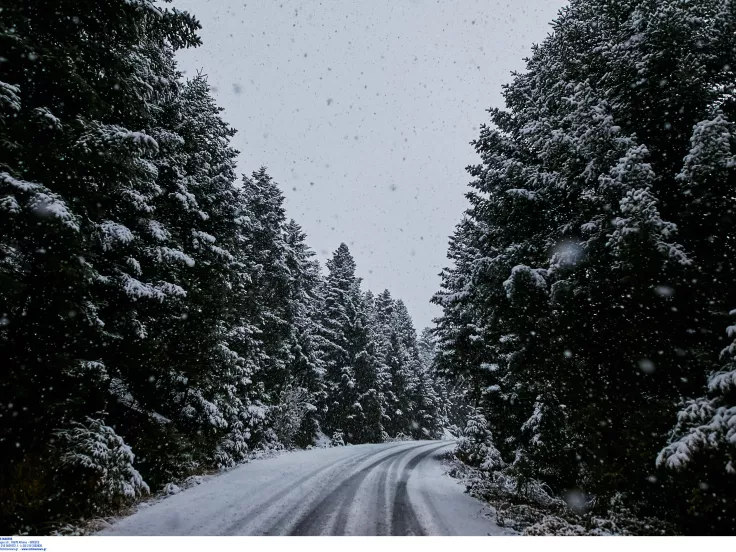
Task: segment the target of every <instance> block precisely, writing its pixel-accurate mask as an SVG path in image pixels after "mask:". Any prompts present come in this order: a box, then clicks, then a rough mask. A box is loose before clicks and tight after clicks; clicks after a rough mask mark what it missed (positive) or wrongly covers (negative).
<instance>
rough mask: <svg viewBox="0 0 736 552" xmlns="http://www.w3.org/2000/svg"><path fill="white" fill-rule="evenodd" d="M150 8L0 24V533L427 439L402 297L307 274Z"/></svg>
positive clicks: (182, 22)
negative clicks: (293, 455)
mask: <svg viewBox="0 0 736 552" xmlns="http://www.w3.org/2000/svg"><path fill="white" fill-rule="evenodd" d="M199 28H200V26H199V23H198V22H197V20H196V19H195V18H194V17H193V16H192V15H190V14H189V13H186V12H182V11H179V10H176V9H173V8H165V7H162V6H161V5H159V4H158V3H156V2H155V1H154V0H73V1H72V0H61V1H57V2H53V3H45V2H40V3H28V2H21V1H15V0H10V1H9V2H5V3H4V4H3V8H2V9H0V52H2V57H1V58H0V365H2V370H1V372H0V418H1V419H2V423H0V443H1V444H2V449H3V454H2V460H1V461H0V525H1V526H2V527H3V528H4V530H3V532H5V533H6V534H7V533H10V532H11V531H21V530H24V528H26V529H27V530H31V531H32V532H39V531H44V530H48V529H49V528H50V527H51V526H52V525H53V524H56V523H58V522H60V521H63V520H65V519H70V518H73V517H77V518H79V517H85V516H92V515H99V514H104V513H107V512H110V511H113V510H114V509H116V508H119V507H121V506H123V505H125V504H127V503H130V502H131V501H133V500H135V499H136V498H138V497H140V496H142V495H143V494H146V493H148V492H150V491H151V490H154V491H155V490H158V489H160V488H161V486H162V485H163V484H165V483H167V482H171V481H179V480H182V479H183V478H186V477H187V476H191V475H195V474H199V473H203V472H205V471H207V470H210V469H218V468H227V467H231V466H234V465H236V464H237V463H239V462H241V461H243V460H245V459H246V458H247V457H248V454H249V453H250V452H251V451H253V450H254V449H257V448H284V447H293V446H301V447H308V446H311V445H314V444H315V443H316V441H317V440H318V439H323V440H324V439H325V438H326V439H329V440H331V441H332V443H333V444H347V443H354V444H357V443H367V442H381V441H384V440H387V439H395V438H397V437H398V438H403V437H407V438H408V437H413V438H417V439H422V438H433V437H436V436H437V435H438V434H439V432H440V428H441V427H442V425H443V424H444V423H445V422H444V420H445V419H446V415H447V412H446V411H447V404H448V399H447V390H446V387H445V385H444V383H443V381H442V380H441V378H438V377H436V375H435V373H434V372H433V369H432V368H431V359H432V348H433V343H432V339H431V337H430V336H429V334H427V333H424V334H423V336H422V337H418V336H417V334H416V331H415V329H414V326H413V323H412V320H411V317H410V316H409V313H408V311H407V309H406V306H405V305H404V304H403V303H402V301H401V300H395V299H394V298H392V297H391V295H390V293H389V292H388V291H384V292H382V293H381V294H379V295H377V296H374V295H372V294H371V293H370V292H369V291H367V290H364V289H362V287H361V280H360V278H359V277H358V276H356V266H355V261H354V259H353V258H352V256H351V254H350V251H349V250H348V247H347V246H346V245H345V244H342V245H340V247H339V248H338V249H337V250H336V251H335V253H334V255H333V256H332V258H331V259H330V260H329V261H328V262H327V267H326V268H327V271H326V274H323V271H322V269H321V267H320V265H319V263H318V262H317V261H316V260H315V258H314V257H315V255H314V252H313V251H312V250H311V249H310V248H309V246H308V245H307V243H306V236H305V234H304V232H303V231H302V229H301V228H300V226H299V225H298V224H297V223H296V222H294V221H293V220H288V219H287V217H286V213H285V210H284V207H283V201H284V198H283V195H282V193H281V191H280V190H279V188H278V186H277V184H276V183H275V182H274V181H273V179H272V178H271V177H270V176H269V174H268V172H267V171H266V169H265V168H261V169H259V170H257V171H256V172H254V173H253V174H251V175H249V176H243V178H242V179H241V180H239V179H238V178H237V176H236V158H237V155H238V152H237V151H235V150H234V149H233V147H232V146H231V144H230V142H231V139H232V137H233V135H234V134H235V130H234V129H233V128H231V127H230V126H229V125H228V124H227V122H226V121H224V120H223V118H222V116H221V111H222V110H221V108H219V107H218V106H217V105H216V103H215V101H214V100H213V98H212V94H211V90H210V88H209V86H208V83H207V80H206V78H205V77H204V76H202V75H198V76H195V77H193V78H190V79H185V78H184V77H183V75H182V74H181V73H180V72H179V71H178V70H177V67H176V63H175V60H174V56H175V52H176V51H177V50H180V49H182V48H189V47H195V46H197V45H199V44H200V39H199V37H198V36H197V31H198V29H199Z"/></svg>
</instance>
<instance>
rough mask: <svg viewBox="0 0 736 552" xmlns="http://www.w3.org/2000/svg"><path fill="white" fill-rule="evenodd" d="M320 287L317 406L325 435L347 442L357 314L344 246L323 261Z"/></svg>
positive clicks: (349, 261)
mask: <svg viewBox="0 0 736 552" xmlns="http://www.w3.org/2000/svg"><path fill="white" fill-rule="evenodd" d="M327 270H328V274H327V276H326V278H325V280H324V283H323V286H322V298H323V304H322V307H321V309H320V313H319V325H318V335H317V346H318V348H319V352H320V359H321V361H322V363H323V365H324V370H325V372H324V374H325V398H324V402H323V403H322V405H321V409H322V412H323V415H324V421H323V427H324V430H325V433H326V434H327V435H331V434H332V433H334V432H335V431H342V433H343V434H344V435H345V437H346V438H347V440H348V442H350V441H351V438H352V433H353V429H354V428H353V425H352V420H353V419H354V417H355V407H354V405H355V403H356V401H357V397H358V393H357V390H356V389H355V371H354V366H353V361H354V359H355V356H354V354H355V351H354V348H353V332H354V329H355V322H356V314H357V312H358V308H359V305H358V302H359V301H360V299H361V298H360V295H359V282H358V279H357V277H356V276H355V260H354V259H353V257H352V255H351V254H350V250H349V249H348V246H347V245H345V244H344V243H342V244H340V246H339V247H338V248H337V250H336V251H335V252H334V253H333V255H332V258H331V259H329V260H328V261H327Z"/></svg>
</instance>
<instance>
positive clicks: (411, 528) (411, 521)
mask: <svg viewBox="0 0 736 552" xmlns="http://www.w3.org/2000/svg"><path fill="white" fill-rule="evenodd" d="M446 446H447V445H442V446H439V447H435V448H433V449H431V450H428V451H426V452H423V453H422V454H419V455H417V456H415V457H414V458H412V459H411V460H409V462H408V463H407V464H406V466H404V469H403V470H402V472H401V478H400V479H399V481H398V483H397V484H396V493H395V494H394V505H393V513H392V515H391V534H392V535H395V536H403V535H424V534H425V531H424V529H423V528H422V524H421V523H420V522H419V518H418V517H417V515H416V513H415V512H414V509H413V508H412V506H411V500H410V499H409V492H408V491H407V489H406V484H407V483H408V481H409V477H410V476H411V472H412V470H413V469H414V468H416V467H417V466H418V465H419V463H420V462H422V461H423V460H424V459H425V458H427V457H428V456H430V455H431V454H434V453H435V452H436V451H438V450H439V449H441V448H445V447H446Z"/></svg>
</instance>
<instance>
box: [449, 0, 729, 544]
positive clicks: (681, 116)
mask: <svg viewBox="0 0 736 552" xmlns="http://www.w3.org/2000/svg"><path fill="white" fill-rule="evenodd" d="M734 9H735V8H734V6H732V5H731V4H730V3H728V2H724V1H722V0H705V1H702V2H696V3H687V2H679V1H675V0H672V1H654V0H652V1H650V0H629V1H624V2H621V1H613V0H573V1H571V2H570V4H569V6H567V7H566V8H564V9H563V10H562V11H561V13H560V15H559V17H558V19H557V20H556V21H555V22H554V24H553V28H554V32H553V33H552V34H551V35H550V36H549V37H548V38H547V39H546V40H545V41H544V42H543V43H542V44H541V45H539V46H536V47H534V49H533V55H532V57H531V58H530V59H529V60H528V62H527V71H526V72H525V73H523V74H519V75H515V78H514V80H513V82H512V83H511V84H510V85H508V86H507V87H506V88H505V90H504V96H505V100H506V106H507V107H506V109H505V110H498V109H494V110H491V111H490V113H491V122H492V126H484V127H483V128H482V130H481V133H480V136H479V138H478V139H477V140H476V142H475V147H476V150H477V152H478V154H479V156H480V158H481V161H480V164H478V165H476V166H474V167H471V168H470V169H469V172H470V174H471V176H472V178H473V181H472V182H471V184H470V186H471V190H470V191H469V193H468V198H469V201H470V208H469V209H468V210H467V212H466V213H465V217H464V219H463V220H462V221H461V223H460V224H459V225H458V226H457V229H456V231H455V234H454V235H453V237H452V238H451V241H450V247H449V258H450V259H451V261H452V265H451V266H450V267H448V268H447V269H445V271H444V272H443V276H442V278H443V279H442V289H441V291H440V292H439V293H437V295H436V296H435V298H434V301H435V302H436V303H437V304H439V305H441V306H442V308H443V315H442V316H441V317H440V318H439V319H438V321H437V322H438V327H437V332H436V335H437V340H438V355H437V359H438V364H439V368H440V370H442V371H444V372H445V373H448V374H452V375H454V378H455V381H461V382H463V385H464V386H465V388H466V390H467V394H468V399H469V402H470V404H471V405H473V406H475V407H477V408H479V409H480V411H481V412H482V413H483V414H484V417H485V419H486V420H487V422H488V424H489V431H490V432H491V434H492V435H493V439H494V443H495V446H497V447H498V449H499V451H500V452H501V453H502V456H503V458H504V460H505V462H507V463H508V464H509V467H508V468H506V469H507V470H508V472H509V473H512V474H515V475H517V476H518V477H532V478H536V479H539V480H541V481H543V482H545V483H546V484H548V485H549V486H551V488H552V489H553V490H555V491H556V492H559V493H562V492H563V491H566V490H569V489H582V490H583V491H584V492H586V493H588V494H590V495H594V496H597V497H598V499H599V500H598V503H599V504H602V503H603V502H605V501H606V500H608V499H609V498H612V497H613V496H614V495H616V494H621V495H622V496H625V497H626V501H627V503H628V504H629V505H635V506H636V507H637V508H639V510H638V511H639V512H640V513H642V514H644V513H646V514H656V515H659V516H662V517H665V518H669V519H676V520H677V521H678V522H680V523H681V526H682V527H683V528H684V530H687V531H692V532H724V531H725V532H732V531H733V527H734V525H735V524H736V510H734V508H733V507H732V506H730V505H729V504H728V503H727V502H728V501H727V500H726V502H723V501H722V498H723V497H725V494H722V493H721V492H720V491H716V490H711V489H715V488H725V489H728V492H731V493H732V492H733V490H732V489H733V487H732V485H733V481H732V478H733V475H728V476H727V474H728V471H724V470H726V467H727V466H729V465H730V464H728V462H729V461H730V459H731V458H732V457H733V443H732V442H730V441H729V440H728V437H727V435H728V430H727V429H726V428H727V425H723V424H727V423H726V422H725V420H726V418H727V416H728V414H727V413H728V412H730V411H729V410H728V408H729V407H730V406H732V405H733V404H734V403H733V400H732V398H733V397H731V395H730V393H731V391H729V389H731V388H730V387H729V386H728V385H727V382H728V381H730V380H728V377H727V376H724V375H723V374H728V373H729V372H728V371H729V368H728V366H729V365H728V364H726V367H725V368H718V366H717V363H718V351H720V350H721V349H722V348H723V346H724V343H723V339H722V334H721V330H720V328H722V327H724V326H726V325H727V323H728V317H727V313H728V312H729V311H730V310H732V309H733V308H734V306H736V290H735V289H734V287H733V285H732V284H731V282H730V280H729V275H732V274H734V269H735V268H736V266H735V265H734V259H736V256H735V255H734V238H733V232H731V231H730V230H729V228H731V227H732V226H733V224H734V222H735V220H736V219H735V217H736V196H734V194H733V189H734V183H735V180H734V166H736V165H735V164H734V162H733V159H734V158H733V147H734V133H733V121H734V117H736V102H735V97H734V76H733V67H734V66H735V65H734V64H735V63H736V60H735V59H734V52H736V50H734V38H733V37H734V35H733V29H734V26H735V25H736V17H735V16H736V12H735V11H734ZM724 354H725V357H724V361H726V362H729V360H728V359H730V356H729V354H730V353H728V352H726V353H724ZM709 374H711V375H710V376H709V382H710V383H709V384H708V397H707V398H703V399H697V400H696V401H695V402H689V403H687V404H688V406H686V407H685V410H683V411H682V412H681V413H680V414H679V418H676V412H677V409H678V404H679V403H681V402H682V401H683V400H685V399H686V398H688V397H693V396H699V395H701V394H702V393H703V391H702V390H703V387H704V385H705V384H706V377H708V375H709ZM724 382H725V383H724ZM724 416H725V417H724ZM676 419H679V422H677V427H676V430H675V432H674V434H673V435H672V437H671V439H672V441H671V443H670V444H669V445H668V441H669V440H670V436H669V435H670V430H671V427H672V425H673V424H674V423H675V421H676ZM719 420H721V421H723V424H721V422H720V421H719ZM706 442H707V443H709V444H708V445H707V446H706V445H705V443H706ZM716 443H718V444H716ZM663 448H664V450H663V451H662V453H661V454H660V455H659V458H660V460H659V465H660V466H661V469H662V470H665V468H667V467H669V468H673V469H675V470H676V471H675V472H673V473H672V475H668V473H667V472H668V471H669V470H665V471H664V472H662V471H658V470H657V467H656V466H655V458H657V456H658V454H659V451H660V450H662V449H663ZM696 451H697V454H696ZM708 451H709V452H708ZM716 451H717V452H716ZM729 451H730V452H729ZM709 454H712V455H715V456H713V457H712V461H713V462H714V463H713V466H712V468H711V464H709V463H708V462H710V461H711V460H709V458H711V456H708V455H709ZM688 470H693V471H691V472H688V474H686V473H685V472H687V471H688ZM695 473H697V474H699V475H694V474H695ZM724 485H725V487H721V486H724ZM704 489H706V490H704ZM724 492H726V491H724ZM667 497H669V499H668V498H667ZM678 501H679V502H682V503H687V504H688V507H689V508H690V510H689V514H688V515H684V514H682V513H681V512H679V511H677V510H676V509H675V508H674V507H672V506H671V505H672V504H676V503H678ZM684 511H685V510H684V509H683V512H684Z"/></svg>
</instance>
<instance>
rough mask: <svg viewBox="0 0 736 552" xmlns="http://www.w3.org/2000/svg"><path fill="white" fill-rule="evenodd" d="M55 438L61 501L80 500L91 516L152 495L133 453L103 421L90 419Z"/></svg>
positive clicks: (58, 432) (59, 432)
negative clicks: (136, 466) (136, 464)
mask: <svg viewBox="0 0 736 552" xmlns="http://www.w3.org/2000/svg"><path fill="white" fill-rule="evenodd" d="M54 435H55V438H56V445H55V447H56V451H57V455H58V456H57V461H58V469H57V474H56V477H57V485H58V489H59V491H58V497H59V498H62V499H67V500H73V501H78V500H81V501H82V503H84V504H86V508H87V510H88V511H89V513H99V512H104V511H107V510H108V509H110V508H116V507H120V506H122V505H124V504H126V503H130V502H133V501H134V500H135V499H136V498H138V497H140V496H142V495H144V494H148V493H149V492H150V489H149V487H148V485H147V484H146V482H145V481H143V478H142V477H141V474H140V473H138V470H137V469H136V468H135V467H134V466H133V462H134V460H135V455H134V454H133V451H132V450H131V449H130V447H129V446H128V445H126V444H125V442H124V441H123V439H122V438H121V437H120V436H119V435H117V434H116V433H115V431H114V430H113V429H112V428H111V427H110V426H108V425H105V422H104V421H103V420H101V419H96V418H90V417H87V418H85V420H84V421H82V422H72V423H71V424H69V426H67V427H65V428H63V429H59V430H57V431H56V432H55V433H54Z"/></svg>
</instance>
